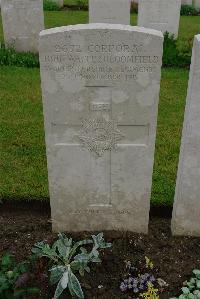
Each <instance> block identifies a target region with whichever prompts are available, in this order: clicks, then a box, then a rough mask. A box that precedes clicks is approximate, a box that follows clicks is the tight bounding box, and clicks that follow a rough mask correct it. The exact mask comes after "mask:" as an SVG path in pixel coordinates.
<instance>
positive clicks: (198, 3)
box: [194, 0, 200, 11]
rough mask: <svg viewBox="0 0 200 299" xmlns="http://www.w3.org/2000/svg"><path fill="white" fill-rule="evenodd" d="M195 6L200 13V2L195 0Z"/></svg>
mask: <svg viewBox="0 0 200 299" xmlns="http://www.w3.org/2000/svg"><path fill="white" fill-rule="evenodd" d="M194 6H195V8H196V9H197V10H198V11H200V0H195V4H194Z"/></svg>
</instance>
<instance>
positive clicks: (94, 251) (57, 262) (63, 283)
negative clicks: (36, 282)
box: [32, 233, 111, 299]
mask: <svg viewBox="0 0 200 299" xmlns="http://www.w3.org/2000/svg"><path fill="white" fill-rule="evenodd" d="M89 244H91V245H92V248H91V250H89V251H88V250H87V249H86V248H85V247H82V246H84V245H89ZM109 247H111V243H106V242H105V240H104V237H103V233H100V234H98V235H97V236H95V235H92V238H91V239H87V240H82V241H79V242H73V240H72V238H68V237H67V236H66V235H65V234H63V233H62V234H61V233H60V234H59V235H58V240H56V241H55V242H54V244H53V245H52V246H50V245H49V244H46V243H44V242H39V243H36V244H35V246H34V247H33V249H32V252H33V253H34V254H36V255H37V256H38V257H46V258H48V259H49V260H50V261H51V269H50V282H51V284H52V285H54V284H57V288H56V291H55V295H54V299H57V298H59V297H60V295H61V294H62V292H63V291H64V290H65V289H67V288H68V289H69V291H70V294H71V295H72V296H77V297H78V298H84V294H83V290H82V288H81V285H80V282H79V280H78V278H77V276H76V275H75V274H74V273H75V272H79V274H80V275H81V276H83V275H84V273H85V271H86V272H88V273H89V272H90V268H89V266H88V265H89V263H100V262H101V259H100V257H99V249H105V248H109Z"/></svg>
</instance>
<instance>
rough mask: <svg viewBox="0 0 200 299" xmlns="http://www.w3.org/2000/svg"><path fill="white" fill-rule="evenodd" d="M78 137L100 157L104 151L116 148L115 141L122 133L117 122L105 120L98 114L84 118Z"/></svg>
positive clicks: (121, 136) (119, 138)
mask: <svg viewBox="0 0 200 299" xmlns="http://www.w3.org/2000/svg"><path fill="white" fill-rule="evenodd" d="M78 137H79V139H80V140H81V142H82V144H83V146H84V147H85V148H87V149H88V150H89V151H91V152H95V153H96V154H97V156H99V157H101V156H102V155H103V154H104V152H105V151H107V150H108V151H111V150H113V149H116V147H117V142H118V141H120V140H121V139H122V138H123V137H124V135H123V134H122V133H121V132H120V130H119V129H118V128H117V123H116V122H115V121H114V120H113V119H109V120H106V119H105V118H104V117H102V116H100V117H97V118H93V119H91V118H88V119H85V120H84V121H83V123H82V130H81V131H80V132H79V135H78Z"/></svg>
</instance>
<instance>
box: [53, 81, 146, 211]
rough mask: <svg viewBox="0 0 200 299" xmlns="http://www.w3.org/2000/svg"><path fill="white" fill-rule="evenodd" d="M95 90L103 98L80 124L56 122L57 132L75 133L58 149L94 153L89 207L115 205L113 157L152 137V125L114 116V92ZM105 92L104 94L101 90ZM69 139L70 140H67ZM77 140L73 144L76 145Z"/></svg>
mask: <svg viewBox="0 0 200 299" xmlns="http://www.w3.org/2000/svg"><path fill="white" fill-rule="evenodd" d="M88 88H93V89H94V88H95V89H96V92H97V93H99V94H102V95H104V97H103V98H101V99H98V100H96V101H91V102H90V103H89V105H88V107H89V109H88V113H87V115H86V117H85V118H83V120H82V122H81V123H79V124H76V125H75V124H73V122H72V123H68V124H66V123H65V124H61V123H52V125H53V127H54V133H55V131H57V132H58V131H60V130H62V131H63V132H67V131H69V132H71V134H69V135H68V136H67V137H66V139H65V141H64V142H61V143H60V142H56V143H55V146H56V147H65V148H66V151H67V147H70V148H71V147H73V146H74V147H75V148H76V147H80V148H81V150H82V151H86V152H89V154H91V157H92V158H91V159H90V160H89V162H88V163H90V165H89V167H90V170H91V171H89V173H88V174H87V175H88V176H90V177H89V178H88V179H89V180H90V181H91V182H92V183H91V185H90V188H91V191H90V192H89V194H88V198H89V206H106V205H110V206H111V205H112V155H114V154H115V153H116V152H117V151H120V150H122V149H123V148H125V147H126V148H127V149H128V148H130V150H131V147H133V146H134V147H146V146H147V143H148V136H149V125H148V124H133V123H128V122H125V123H120V120H119V118H118V119H114V118H113V115H112V89H111V88H109V87H95V86H94V87H91V86H90V87H88ZM100 89H101V91H100ZM67 139H68V140H67ZM72 140H73V143H72Z"/></svg>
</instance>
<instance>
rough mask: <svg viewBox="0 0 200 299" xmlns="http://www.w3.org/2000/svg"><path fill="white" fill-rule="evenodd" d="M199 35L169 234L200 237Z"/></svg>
mask: <svg viewBox="0 0 200 299" xmlns="http://www.w3.org/2000/svg"><path fill="white" fill-rule="evenodd" d="M199 115H200V35H196V36H195V39H194V47H193V55H192V64H191V69H190V80H189V87H188V95H187V102H186V111H185V120H184V128H183V136H182V144H181V153H180V160H179V168H178V176H177V183H176V194H175V203H174V210H173V219H172V232H173V234H175V235H198V236H200V117H199Z"/></svg>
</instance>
